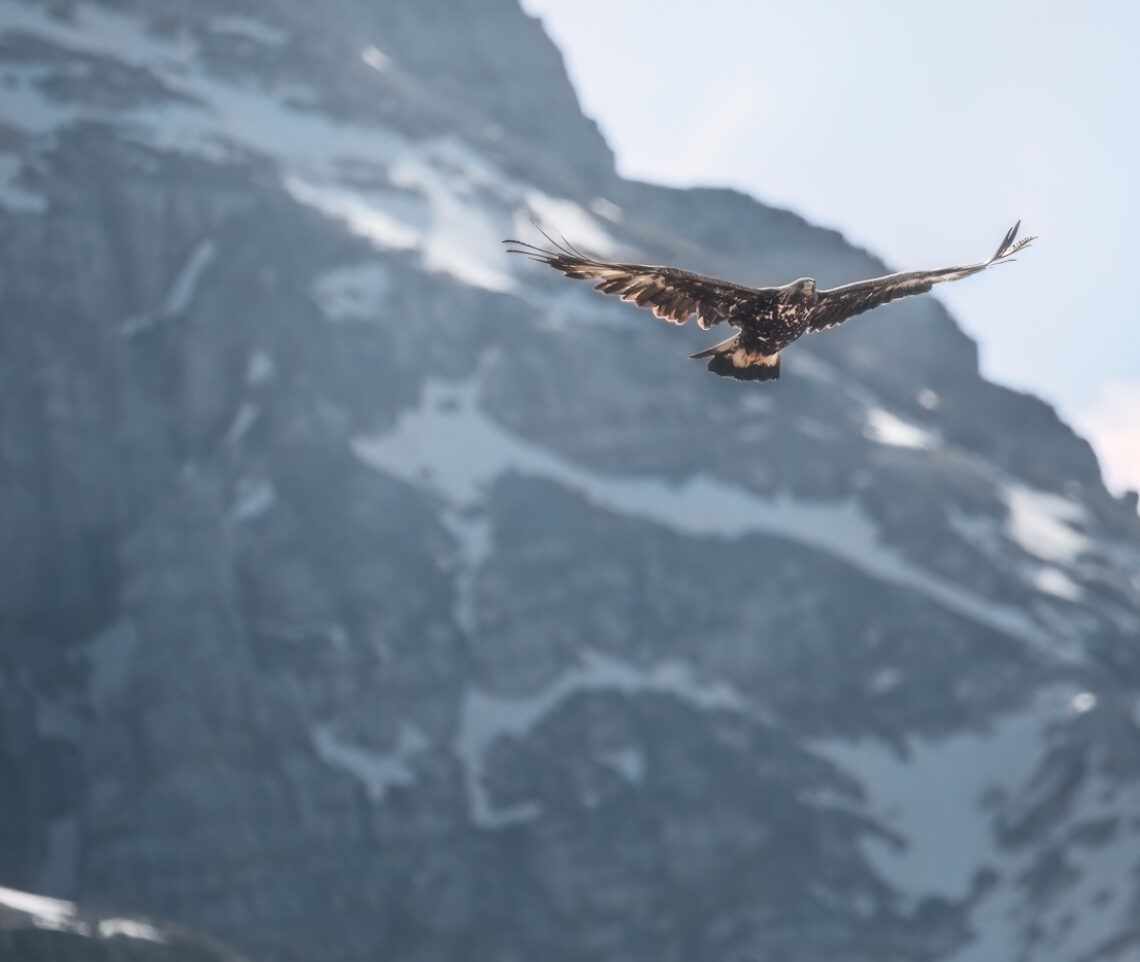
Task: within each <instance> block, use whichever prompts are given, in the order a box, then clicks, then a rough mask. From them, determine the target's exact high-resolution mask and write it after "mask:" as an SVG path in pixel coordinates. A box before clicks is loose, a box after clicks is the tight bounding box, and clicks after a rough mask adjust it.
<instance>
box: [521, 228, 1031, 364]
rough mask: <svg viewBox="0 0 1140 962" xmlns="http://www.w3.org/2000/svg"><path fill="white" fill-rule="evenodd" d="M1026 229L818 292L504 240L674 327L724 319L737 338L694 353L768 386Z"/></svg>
mask: <svg viewBox="0 0 1140 962" xmlns="http://www.w3.org/2000/svg"><path fill="white" fill-rule="evenodd" d="M1020 226H1021V221H1018V222H1017V223H1016V224H1014V225H1013V227H1011V228H1010V230H1009V232H1008V233H1007V234H1006V235H1005V238H1004V239H1003V240H1002V242H1001V244H1000V245H999V246H998V249H997V251H996V252H995V253H994V255H993V257H991V258H990V259H989V260H986V261H982V262H981V263H978V264H970V265H968V266H966V267H943V268H939V269H936V270H931V271H904V272H902V273H899V274H887V275H886V276H884V277H875V278H871V279H870V280H866V281H856V282H855V283H854V284H844V285H843V286H842V287H833V288H830V289H829V290H825V291H821V290H817V289H816V286H815V281H814V280H812V279H811V278H810V277H801V278H800V279H799V280H796V281H792V282H791V283H790V284H785V285H784V286H783V287H759V288H754V287H744V286H742V285H740V284H732V283H730V282H729V281H721V280H717V279H716V278H715V277H705V276H703V275H701V274H694V273H692V272H691V271H685V270H681V269H680V268H678V267H654V266H650V265H645V264H611V263H609V262H607V261H600V260H596V259H595V258H592V257H587V256H586V255H585V254H583V253H582V252H581V251H578V250H575V249H574V248H572V247H571V246H570V245H568V244H565V243H562V244H560V243H558V242H557V241H554V240H551V238H550V237H549V236H547V237H546V239H547V240H548V241H550V244H551V248H550V249H548V248H543V247H536V246H535V245H534V244H527V243H524V242H523V241H517V240H507V241H504V243H506V244H514V245H516V246H515V247H512V248H510V249H509V250H510V252H511V253H513V254H525V255H527V256H529V257H531V258H533V259H534V260H536V261H540V262H542V263H543V264H549V265H550V266H551V267H553V268H554V269H555V270H559V271H562V273H563V274H565V275H566V276H567V277H575V278H581V279H585V280H596V281H597V283H596V284H595V285H594V287H595V288H596V289H597V290H599V291H601V292H602V293H603V294H614V295H616V296H618V297H620V298H621V299H622V300H623V301H632V302H633V303H635V304H637V305H638V307H646V308H649V309H650V310H651V311H653V313H654V314H656V315H657V316H658V317H660V318H662V319H664V320H666V321H669V322H670V323H671V324H684V323H685V321H686V320H688V319H689V318H690V317H691V316H692V315H694V314H696V315H697V323H698V324H699V325H700V326H701V327H702V328H703V329H705V330H708V328H710V327H712V325H713V324H720V323H721V322H724V323H726V324H728V325H730V326H732V327H736V328H739V329H740V330H739V333H737V334H734V335H733V336H732V337H730V338H728V340H726V341H722V342H721V343H720V344H717V345H715V346H713V347H710V348H709V349H708V350H706V351H701V352H700V353H698V354H694V355H692V356H693V357H695V358H704V357H707V358H709V363H708V369H709V370H710V371H712V372H714V373H715V374H721V375H724V376H726V377H734V378H738V379H740V380H745V381H770V380H773V379H775V378H778V377H779V376H780V351H782V350H783V349H784V348H785V347H787V346H788V345H789V344H791V343H792V342H793V341H795V340H796V339H797V338H799V337H800V336H801V335H802V334H804V333H806V332H807V331H823V330H826V329H827V328H829V327H835V325H836V324H842V323H843V322H844V321H845V320H847V318H849V317H854V316H855V315H856V314H862V313H863V312H864V311H869V310H871V309H872V308H874V307H878V306H879V305H880V304H886V303H887V302H888V301H893V300H896V299H897V298H900V297H908V296H909V295H911V294H923V293H925V292H926V291H929V290H930V289H931V288H932V287H933V286H934V285H935V284H941V283H942V282H943V281H956V280H960V279H961V278H963V277H969V276H970V275H971V274H976V273H978V272H979V271H983V270H985V269H986V268H987V267H990V266H991V265H993V264H1003V263H1005V262H1006V261H1008V260H1010V259H1011V258H1012V257H1013V255H1014V254H1016V253H1017V252H1018V251H1020V250H1022V249H1024V248H1025V247H1027V246H1028V245H1029V243H1030V242H1031V241H1032V240H1033V238H1032V237H1025V238H1022V239H1021V240H1019V241H1016V242H1015V238H1016V237H1017V231H1018V228H1019V227H1020ZM544 236H546V235H544Z"/></svg>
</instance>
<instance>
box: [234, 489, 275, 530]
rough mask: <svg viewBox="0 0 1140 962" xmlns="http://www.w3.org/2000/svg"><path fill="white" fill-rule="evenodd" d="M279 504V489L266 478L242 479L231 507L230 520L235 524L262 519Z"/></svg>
mask: <svg viewBox="0 0 1140 962" xmlns="http://www.w3.org/2000/svg"><path fill="white" fill-rule="evenodd" d="M276 503H277V489H276V488H274V486H273V484H272V482H270V481H266V480H265V479H264V478H256V479H255V478H242V479H241V481H239V482H238V486H237V494H236V495H235V497H234V501H233V504H231V505H230V510H229V519H230V521H232V522H234V523H235V524H240V523H241V522H243V521H253V520H254V519H255V518H260V517H261V516H262V515H263V514H265V512H266V511H268V510H269V509H270V508H272V507H273V505H275V504H276Z"/></svg>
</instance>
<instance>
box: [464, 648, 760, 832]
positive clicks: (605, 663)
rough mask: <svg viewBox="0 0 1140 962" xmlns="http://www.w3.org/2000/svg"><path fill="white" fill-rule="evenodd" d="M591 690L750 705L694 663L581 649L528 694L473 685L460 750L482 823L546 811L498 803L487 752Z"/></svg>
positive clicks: (708, 706)
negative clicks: (488, 777)
mask: <svg viewBox="0 0 1140 962" xmlns="http://www.w3.org/2000/svg"><path fill="white" fill-rule="evenodd" d="M586 691H605V692H619V693H621V694H625V695H638V694H642V693H646V692H650V693H658V694H666V695H672V696H674V697H675V698H677V699H679V700H681V701H683V702H686V703H687V704H691V705H694V706H696V707H698V708H701V709H705V710H708V711H746V710H747V708H746V704H745V702H744V700H743V699H742V698H741V697H740V696H739V695H738V694H737V693H736V692H735V691H733V690H732V689H731V688H730V687H729V686H727V685H725V684H723V683H720V682H703V681H701V680H698V679H697V678H695V677H694V676H693V673H692V669H691V668H689V666H688V665H684V664H681V663H679V662H661V663H660V664H657V665H654V666H652V667H651V668H639V667H636V666H634V665H629V664H627V663H625V662H622V661H619V660H617V659H616V658H613V657H611V656H609V655H606V654H603V653H601V652H598V651H591V650H585V651H583V652H582V653H581V662H580V664H578V665H576V666H574V667H573V668H571V669H569V670H568V671H566V672H565V673H564V674H563V675H562V676H561V677H559V678H558V679H556V680H555V681H553V682H551V683H550V684H549V685H547V686H546V687H545V688H542V689H539V690H538V691H536V692H533V693H531V694H528V695H524V696H520V697H517V698H513V697H507V696H503V695H492V694H489V693H487V692H484V691H480V690H479V689H478V688H474V687H471V688H468V689H467V692H466V694H465V695H464V698H463V704H462V706H461V708H460V716H459V730H458V733H457V734H456V737H455V752H456V755H458V756H459V758H460V760H461V761H462V762H463V764H464V767H465V770H466V772H467V787H468V793H469V797H470V799H471V817H472V820H473V821H474V823H475V824H476V825H478V826H480V827H482V828H499V827H502V826H504V825H511V824H514V823H516V822H520V821H527V820H529V819H532V818H535V817H537V816H538V815H539V814H540V810H539V807H538V805H537V804H535V803H533V802H524V803H516V804H514V805H509V806H504V807H502V808H497V807H495V805H494V804H493V803H492V802H491V800H490V798H489V797H488V795H487V790H486V786H485V784H484V782H485V778H484V774H483V758H484V755H485V754H486V752H487V750H488V749H489V748H490V747H491V746H492V745H493V744H494V743H495V742H497V741H498V740H499V739H501V738H513V739H517V740H522V739H525V738H526V737H527V736H528V735H529V734H530V732H531V730H532V729H533V728H534V727H535V725H537V724H538V723H540V722H541V721H542V720H543V719H544V718H546V717H548V716H549V715H550V714H551V713H552V712H554V711H556V710H557V709H558V708H559V707H560V706H561V705H562V704H563V703H564V702H565V701H566V700H567V699H569V698H571V697H572V696H574V695H576V694H578V693H580V692H586ZM629 771H631V772H632V769H629Z"/></svg>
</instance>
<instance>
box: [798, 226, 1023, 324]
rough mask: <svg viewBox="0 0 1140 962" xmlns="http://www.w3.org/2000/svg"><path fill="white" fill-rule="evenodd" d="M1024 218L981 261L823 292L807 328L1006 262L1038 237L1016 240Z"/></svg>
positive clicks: (852, 315) (847, 316) (844, 318)
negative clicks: (988, 257)
mask: <svg viewBox="0 0 1140 962" xmlns="http://www.w3.org/2000/svg"><path fill="white" fill-rule="evenodd" d="M1020 226H1021V221H1018V222H1017V223H1016V224H1014V225H1013V227H1011V228H1010V229H1009V231H1008V232H1007V233H1006V235H1005V238H1004V239H1003V240H1002V242H1001V244H1000V245H998V249H997V251H996V252H995V253H994V256H993V257H991V258H990V259H989V260H986V261H982V262H981V263H979V264H969V265H967V266H965V267H942V268H938V269H937V270H932V271H904V272H903V273H901V274H887V275H886V276H885V277H873V278H871V279H870V280H867V281H856V282H855V283H854V284H844V285H843V286H842V287H833V288H831V289H830V290H826V291H820V292H819V297H818V300H817V301H816V306H815V308H814V309H813V311H812V313H811V315H810V316H809V318H808V330H811V331H822V330H825V329H827V328H829V327H835V325H836V324H842V323H843V322H844V321H845V320H847V318H849V317H854V316H855V315H856V314H862V313H863V312H864V311H869V310H871V308H874V307H878V306H879V305H880V304H886V303H888V302H889V301H894V300H897V299H898V298H900V297H908V296H909V295H911V294H925V293H926V292H927V291H929V290H930V289H931V288H932V287H933V286H934V285H935V284H941V283H942V282H943V281H957V280H961V279H962V278H963V277H969V276H970V275H971V274H977V273H978V272H979V271H984V270H985V269H986V268H987V267H992V266H993V265H994V264H1004V263H1005V262H1006V261H1008V260H1010V258H1012V257H1013V255H1014V254H1016V253H1017V252H1018V251H1019V250H1021V249H1022V248H1024V247H1028V246H1029V243H1030V242H1031V241H1033V240H1034V239H1035V238H1032V237H1023V238H1022V239H1021V240H1019V241H1017V242H1016V243H1014V238H1015V237H1017V229H1018V228H1019V227H1020Z"/></svg>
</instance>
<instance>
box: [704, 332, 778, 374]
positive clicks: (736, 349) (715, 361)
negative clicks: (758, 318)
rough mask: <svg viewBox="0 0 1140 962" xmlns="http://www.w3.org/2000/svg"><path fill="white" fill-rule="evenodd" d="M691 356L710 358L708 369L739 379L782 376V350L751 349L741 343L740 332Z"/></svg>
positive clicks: (714, 372)
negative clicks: (771, 351) (767, 351)
mask: <svg viewBox="0 0 1140 962" xmlns="http://www.w3.org/2000/svg"><path fill="white" fill-rule="evenodd" d="M690 356H691V357H693V358H704V357H707V358H709V363H708V369H709V370H710V371H712V372H713V374H719V375H720V376H721V377H733V378H736V379H737V380H738V381H774V380H776V378H778V377H779V376H780V352H779V351H776V352H775V353H774V354H764V353H763V352H762V351H758V350H755V349H749V348H748V347H747V346H745V345H744V344H742V343H741V338H740V335H739V334H734V335H733V336H732V337H730V338H729V339H728V340H727V341H721V342H720V343H719V344H714V345H713V346H712V347H710V348H708V349H707V350H704V351H700V352H699V353H697V354H693V355H690Z"/></svg>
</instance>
